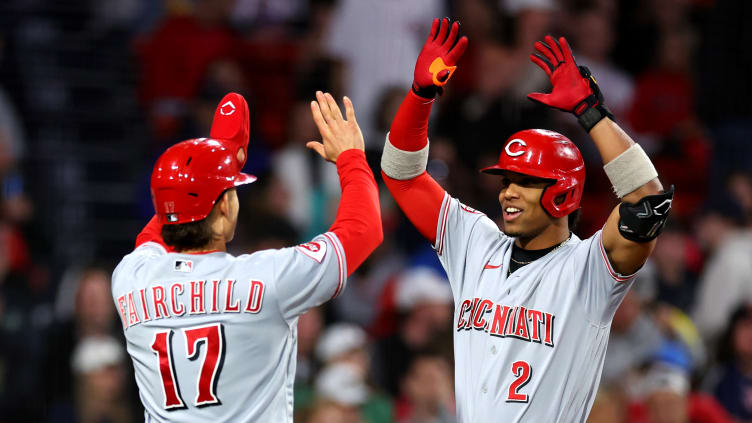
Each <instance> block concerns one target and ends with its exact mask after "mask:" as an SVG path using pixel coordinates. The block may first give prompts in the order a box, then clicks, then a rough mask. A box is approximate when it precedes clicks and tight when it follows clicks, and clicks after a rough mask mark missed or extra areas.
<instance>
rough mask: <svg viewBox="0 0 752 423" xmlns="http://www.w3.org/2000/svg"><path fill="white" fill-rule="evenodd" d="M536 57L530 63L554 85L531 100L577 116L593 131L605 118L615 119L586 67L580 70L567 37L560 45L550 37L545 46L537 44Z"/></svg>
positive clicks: (562, 39)
mask: <svg viewBox="0 0 752 423" xmlns="http://www.w3.org/2000/svg"><path fill="white" fill-rule="evenodd" d="M535 49H536V50H537V53H533V54H531V55H530V60H532V61H533V63H535V64H536V65H538V66H540V68H541V69H543V70H544V71H545V72H546V75H548V78H549V79H550V80H551V85H553V90H552V91H551V93H550V94H543V93H531V94H528V96H527V97H528V98H529V99H530V100H533V101H537V102H539V103H543V104H545V105H546V106H549V107H553V108H556V109H559V110H563V111H565V112H569V113H572V114H574V115H575V116H577V119H578V120H579V122H580V125H582V127H583V128H585V130H586V131H588V132H589V131H590V129H592V127H593V126H595V124H596V123H598V122H599V121H600V120H601V119H603V118H604V117H609V118H611V119H613V118H614V116H613V115H612V114H611V112H610V111H609V110H608V109H607V108H606V106H605V105H604V104H603V94H601V90H600V89H599V88H598V84H597V83H596V82H595V78H593V76H592V75H591V74H590V70H589V69H588V68H587V67H585V66H579V67H578V66H577V63H575V61H574V56H572V50H570V48H569V44H568V43H567V40H566V39H565V38H564V37H560V38H559V40H558V41H557V40H556V39H554V38H553V37H552V36H550V35H547V36H546V38H545V42H541V41H538V42H536V43H535Z"/></svg>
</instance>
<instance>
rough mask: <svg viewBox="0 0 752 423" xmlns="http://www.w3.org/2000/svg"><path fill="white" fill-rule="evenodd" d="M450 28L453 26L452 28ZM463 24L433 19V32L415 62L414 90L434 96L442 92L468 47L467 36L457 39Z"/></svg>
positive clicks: (423, 94) (426, 95)
mask: <svg viewBox="0 0 752 423" xmlns="http://www.w3.org/2000/svg"><path fill="white" fill-rule="evenodd" d="M450 27H451V28H450ZM459 32H460V23H459V22H457V21H455V22H454V23H450V21H449V19H447V18H444V19H434V20H433V25H432V26H431V33H430V34H428V39H427V40H426V44H425V45H424V46H423V49H422V50H421V51H420V55H418V61H417V62H416V63H415V76H414V78H413V92H415V94H417V95H419V96H421V97H423V98H429V99H430V98H434V97H435V96H436V93H439V94H441V93H442V92H443V88H442V87H443V86H444V84H446V83H447V81H449V78H451V77H452V74H453V73H454V70H455V69H457V66H456V64H457V61H458V60H459V59H460V57H462V53H464V52H465V48H467V37H465V36H463V37H460V38H459V39H458V35H459Z"/></svg>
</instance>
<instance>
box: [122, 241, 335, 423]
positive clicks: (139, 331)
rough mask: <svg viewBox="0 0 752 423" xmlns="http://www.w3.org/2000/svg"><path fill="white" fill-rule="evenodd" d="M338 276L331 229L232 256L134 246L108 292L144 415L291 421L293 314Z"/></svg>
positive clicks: (330, 288)
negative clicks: (284, 245) (275, 247)
mask: <svg viewBox="0 0 752 423" xmlns="http://www.w3.org/2000/svg"><path fill="white" fill-rule="evenodd" d="M345 281H346V263H345V255H344V252H343V249H342V246H341V244H340V243H339V240H338V239H337V237H336V235H335V234H333V233H326V234H323V235H321V236H319V237H317V238H316V239H314V240H313V241H311V242H309V243H307V244H302V245H298V246H295V247H291V248H285V249H280V250H265V251H261V252H257V253H254V254H250V255H241V256H238V257H234V256H232V255H230V254H227V253H224V252H213V253H208V254H200V255H197V254H180V253H168V252H166V251H165V250H164V248H162V247H161V246H160V245H159V244H157V243H153V242H147V243H144V244H142V245H140V246H139V247H137V248H136V249H135V250H134V251H133V252H132V253H131V254H129V255H127V256H125V257H124V258H123V260H122V261H121V262H120V264H119V265H118V266H117V268H116V269H115V271H114V273H113V277H112V294H113V300H114V302H115V306H116V308H117V310H118V312H119V314H120V318H121V320H122V323H123V330H124V333H125V338H126V342H127V350H128V353H129V354H130V356H131V358H132V359H133V365H134V368H135V376H136V383H137V385H138V387H139V395H140V397H141V401H142V403H143V405H144V409H145V420H146V421H155V422H167V421H170V422H196V421H232V422H259V421H270V422H271V421H274V422H292V413H293V391H292V389H293V380H294V375H295V361H296V353H297V320H298V316H300V315H301V314H303V313H304V312H305V311H306V310H308V309H309V308H311V307H314V306H317V305H319V304H321V303H323V302H324V301H327V300H329V299H331V298H333V297H335V296H337V295H338V294H339V293H340V292H341V291H342V289H343V288H344V285H345Z"/></svg>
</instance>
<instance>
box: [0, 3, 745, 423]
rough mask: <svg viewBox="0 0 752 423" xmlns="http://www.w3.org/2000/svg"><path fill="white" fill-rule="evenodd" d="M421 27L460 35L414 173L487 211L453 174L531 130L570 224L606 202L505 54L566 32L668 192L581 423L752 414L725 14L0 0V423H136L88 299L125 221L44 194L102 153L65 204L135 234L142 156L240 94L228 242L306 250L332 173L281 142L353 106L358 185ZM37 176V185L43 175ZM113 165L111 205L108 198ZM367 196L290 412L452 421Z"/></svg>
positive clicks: (433, 264) (490, 203)
mask: <svg viewBox="0 0 752 423" xmlns="http://www.w3.org/2000/svg"><path fill="white" fill-rule="evenodd" d="M441 16H451V17H453V18H456V19H459V20H460V21H461V22H462V32H463V33H464V34H465V35H467V36H468V37H469V39H470V45H469V48H468V51H467V53H466V54H465V56H464V57H463V59H462V61H461V62H460V63H459V67H458V71H457V72H456V74H455V75H454V78H453V79H452V81H451V83H450V84H449V85H448V86H447V87H446V91H445V93H444V94H443V96H442V97H441V98H440V99H439V101H438V104H437V106H436V107H434V116H433V117H432V120H431V124H430V133H429V136H430V138H431V152H430V154H431V156H430V159H429V165H428V169H429V172H430V173H431V175H432V176H433V177H434V178H435V179H436V180H437V181H439V182H440V183H441V184H442V185H443V186H444V188H446V189H447V190H448V191H449V192H450V193H451V194H452V195H454V196H456V197H458V198H460V199H461V200H462V201H463V202H464V203H466V204H468V205H471V206H472V207H474V208H476V209H478V210H481V211H483V212H484V213H486V214H487V215H488V216H489V217H491V218H492V219H498V218H500V212H501V210H500V206H499V204H498V202H497V195H498V190H499V188H500V185H499V180H498V179H496V178H493V177H490V176H486V175H484V174H480V173H479V172H478V171H477V169H479V168H481V167H483V166H486V165H489V164H490V163H492V162H494V161H495V158H496V156H497V154H498V152H499V148H500V145H501V144H502V142H503V141H504V140H505V139H506V138H507V137H508V136H509V135H510V134H512V133H513V132H515V131H517V130H521V129H527V128H546V129H552V130H557V131H559V132H562V133H564V134H566V135H567V136H569V137H570V138H571V139H572V140H573V141H574V142H575V143H576V144H577V145H578V146H579V147H580V149H581V151H582V152H583V156H584V157H585V160H586V165H587V172H588V176H587V183H586V185H585V196H584V198H583V202H582V218H581V220H580V222H579V225H578V226H577V228H576V230H575V232H576V233H577V234H578V235H579V236H580V237H588V236H590V235H592V234H593V233H594V232H595V231H596V230H598V229H599V228H600V226H601V225H602V224H603V222H605V219H606V217H607V216H608V214H609V213H610V211H611V209H612V207H613V206H614V205H616V204H617V199H616V197H615V196H614V195H613V193H612V191H611V187H610V183H609V182H608V179H607V178H606V177H605V175H604V173H603V171H602V170H601V166H602V163H601V161H600V156H599V155H598V152H597V150H596V149H595V148H594V146H593V145H592V143H591V142H590V140H589V139H588V138H587V135H586V134H584V133H583V131H582V130H581V129H580V128H579V126H577V123H576V121H575V120H574V119H573V118H572V117H571V116H569V115H567V114H564V113H559V112H555V111H550V110H548V109H545V108H543V107H541V106H539V105H536V104H534V103H532V102H531V101H529V100H527V99H526V95H527V94H528V93H529V92H532V91H545V90H547V89H548V81H547V79H546V76H545V74H544V73H543V72H540V71H539V70H538V69H537V68H536V67H535V66H534V65H533V64H532V63H531V62H530V61H529V59H528V56H529V54H530V53H531V51H532V45H533V42H534V41H535V40H538V39H541V38H542V37H543V36H544V35H545V34H548V33H551V34H556V35H559V34H560V35H564V36H566V37H567V38H568V40H569V41H570V44H571V45H572V47H573V51H574V54H575V58H576V60H577V62H578V64H580V65H586V66H588V67H589V68H590V69H591V71H592V73H593V74H594V75H595V77H596V78H597V80H598V83H599V85H600V87H601V90H602V91H603V92H604V94H605V97H606V103H607V105H608V106H609V107H610V108H611V110H612V111H613V113H614V114H615V116H616V119H617V121H618V122H619V124H620V125H621V126H622V127H624V128H625V130H627V132H628V133H630V134H631V135H632V136H633V138H634V139H635V140H636V141H638V142H639V143H640V144H641V145H642V146H643V148H644V149H645V151H646V152H648V154H649V155H650V157H651V158H652V160H653V162H654V163H655V165H656V167H657V169H658V171H659V174H660V178H661V180H662V181H663V183H664V185H669V184H673V185H675V186H676V199H675V202H674V209H673V212H672V220H671V221H670V223H669V224H668V226H667V227H666V229H665V232H664V233H663V234H662V235H661V237H660V238H659V239H658V244H657V247H656V249H655V251H654V253H653V255H652V257H651V258H650V260H649V262H648V263H647V264H646V265H645V266H644V268H643V269H642V270H641V271H640V272H639V274H638V277H637V281H636V283H635V285H634V288H633V289H632V290H631V292H630V293H629V294H628V295H627V297H626V298H625V299H624V302H623V304H622V305H621V307H620V308H619V310H618V311H617V313H616V316H615V317H614V320H613V324H612V327H611V337H610V340H609V346H608V353H607V356H606V363H605V366H604V370H603V376H602V382H601V385H600V389H599V391H598V394H597V397H596V400H595V404H594V406H593V411H592V413H591V416H590V419H589V421H590V422H593V423H625V422H639V423H643V422H644V423H664V422H665V423H688V422H692V423H700V422H703V423H704V422H733V421H737V422H752V106H751V104H752V103H751V102H750V100H749V99H750V98H752V97H751V96H752V82H751V81H752V79H750V78H749V69H752V62H751V60H752V59H750V57H752V56H750V54H749V51H748V50H749V46H750V45H752V26H749V25H747V23H748V22H750V21H752V3H750V2H748V1H746V0H621V1H619V0H378V1H373V0H162V1H157V0H98V1H89V0H64V1H53V0H5V1H4V2H3V4H2V5H0V24H1V25H0V182H1V184H2V194H1V196H0V422H30V421H34V422H82V423H89V422H91V423H101V422H112V423H118V422H131V421H138V420H139V419H142V418H143V417H142V416H143V414H142V412H141V406H140V402H139V399H138V392H137V389H136V387H135V381H134V378H133V370H132V366H131V364H130V359H129V358H128V355H127V353H126V351H125V349H124V341H123V337H122V331H121V328H120V325H119V323H118V319H117V317H116V313H115V308H114V307H113V304H112V299H111V296H110V292H109V289H110V288H109V283H110V274H111V272H112V269H113V267H114V264H116V263H117V261H118V260H119V259H120V257H122V255H124V254H127V253H128V252H129V248H132V244H130V245H128V244H124V243H117V242H115V241H112V238H109V237H108V234H110V233H111V232H114V231H116V230H118V229H124V230H125V231H126V232H127V233H128V234H129V235H128V236H129V237H130V240H129V241H128V242H129V243H132V241H133V240H135V236H136V234H137V233H138V230H139V228H138V226H137V225H136V226H133V227H130V226H128V225H125V224H124V225H122V226H123V228H116V227H115V226H121V225H113V224H109V226H107V225H104V226H103V225H99V224H98V223H99V222H98V221H96V219H93V218H91V219H89V218H87V216H90V215H91V213H94V212H91V208H92V207H94V208H96V207H98V206H96V205H91V204H90V203H87V202H86V201H87V199H85V198H84V199H81V198H78V197H81V196H78V197H76V196H72V197H70V198H68V197H66V198H65V199H64V201H62V200H61V201H58V200H57V199H56V198H57V197H50V196H51V195H52V194H54V193H55V192H57V191H60V190H63V189H64V187H68V186H69V185H70V184H71V183H70V181H71V180H73V181H75V180H76V179H75V177H76V175H77V173H76V171H75V169H77V168H76V167H75V163H77V162H76V158H77V155H79V153H80V152H81V151H89V152H91V151H95V153H90V154H99V153H96V151H98V150H96V147H97V146H96V145H95V144H96V143H97V141H96V140H97V139H104V138H106V139H108V140H111V141H112V140H116V141H117V147H116V148H115V150H114V151H104V150H103V151H104V152H103V153H101V154H102V156H101V160H105V159H104V157H105V156H106V157H107V159H106V160H109V161H107V162H106V164H103V165H100V166H99V167H98V168H97V170H96V171H95V172H93V173H92V174H93V175H94V177H93V178H94V179H95V182H96V181H97V180H99V181H100V182H101V184H100V185H102V188H100V189H98V190H90V191H86V193H87V195H91V196H102V197H108V196H109V197H113V198H112V201H111V204H115V206H112V205H111V206H108V207H109V208H107V209H106V211H105V212H104V213H109V214H113V213H117V212H118V210H127V211H128V214H129V215H130V218H131V219H133V218H137V219H138V222H139V224H140V225H143V224H145V223H146V222H147V221H148V219H149V218H150V217H151V214H152V213H153V211H152V209H151V201H150V198H149V191H148V182H147V181H148V177H149V174H150V172H151V166H152V164H153V162H154V160H155V159H156V157H157V155H159V154H160V153H161V152H162V151H163V150H164V149H165V148H166V147H167V146H169V145H170V144H172V143H174V142H177V141H180V140H183V139H187V138H193V137H199V136H206V135H208V132H209V130H208V128H209V125H210V124H211V119H212V116H213V112H214V107H215V106H216V104H217V102H218V101H219V100H220V99H221V97H222V96H223V95H224V94H225V93H227V92H230V91H235V92H239V93H241V94H243V95H244V96H245V97H246V99H247V100H248V103H249V105H250V108H251V115H252V117H251V119H252V121H251V144H250V145H251V147H250V151H249V160H248V164H247V165H246V170H247V171H249V172H251V173H254V174H256V175H259V176H260V178H259V179H260V181H259V182H258V183H257V184H254V185H252V186H251V187H250V188H248V189H244V190H241V191H240V192H239V195H240V197H241V208H240V218H239V225H238V233H237V235H236V239H235V241H233V243H231V244H230V245H229V248H230V252H232V253H234V254H243V253H251V252H253V251H257V250H260V249H266V248H278V247H282V246H288V245H292V244H296V243H300V242H305V241H307V240H309V239H311V238H312V237H313V236H314V235H315V234H318V233H321V232H324V231H326V230H327V228H328V226H329V225H330V224H331V222H332V221H333V219H334V214H335V212H336V206H337V201H338V196H339V183H338V179H337V174H336V169H335V167H334V166H332V165H331V164H328V163H325V162H324V161H323V160H321V159H320V158H319V157H317V156H315V155H314V153H312V152H310V151H308V150H306V149H305V148H304V144H305V142H306V141H310V140H314V139H317V138H318V134H317V132H316V129H315V126H314V124H313V121H312V119H311V117H310V110H309V106H308V103H309V102H310V100H312V98H313V95H314V92H315V90H323V91H329V92H332V93H333V94H334V95H335V98H341V96H343V95H348V96H349V97H350V98H351V99H352V100H353V102H354V104H355V110H356V114H357V116H358V120H359V122H360V124H361V127H362V130H363V132H364V135H365V138H366V147H367V150H368V151H367V155H368V159H369V163H370V164H371V165H372V168H373V169H374V173H375V174H376V177H377V180H378V179H379V165H378V163H379V160H380V152H381V148H382V146H383V142H384V137H385V134H386V132H387V131H388V129H389V125H390V122H391V119H392V118H393V116H394V114H395V112H396V109H397V107H398V106H399V104H400V101H401V100H402V98H403V97H404V95H405V94H406V92H407V90H408V89H409V87H410V83H411V81H412V75H413V66H414V63H415V58H416V57H417V54H418V52H419V49H420V47H421V45H422V43H423V41H424V39H425V37H426V34H427V33H428V29H429V27H430V23H431V19H432V18H434V17H441ZM66 43H74V44H75V45H76V46H77V47H76V48H73V47H70V46H69V45H67V44H66ZM29 46H31V47H34V49H32V50H27V48H30V47H29ZM74 50H75V52H76V54H69V53H67V52H69V51H74ZM32 52H35V53H32ZM40 52H41V53H40ZM103 57H106V58H108V59H107V60H104V59H102V58H103ZM50 67H51V68H53V69H56V71H55V73H54V75H52V74H50V73H49V72H48V73H45V72H43V71H42V70H44V69H47V68H50ZM118 72H120V73H118ZM113 75H115V76H113ZM71 81H77V82H75V83H74V82H71ZM82 81H83V82H86V83H88V84H90V85H86V84H83V82H82ZM97 84H99V85H97ZM81 87H90V88H89V89H88V90H87V89H83V88H81ZM91 87H94V88H91ZM61 113H66V114H64V115H63V114H61ZM61 116H65V118H64V119H61V118H60V117H61ZM121 116H128V119H132V121H126V122H124V121H119V120H121ZM122 119H125V118H122ZM131 122H138V123H131ZM61 134H62V135H61ZM103 134H106V137H105V135H103ZM118 134H127V137H126V136H125V135H123V136H122V137H121V138H122V139H121V138H117V136H118ZM97 137H99V138H97ZM61 139H64V140H65V143H64V144H65V146H66V147H65V149H64V150H63V149H61V148H62V147H60V143H61V141H60V140H61ZM92 149H94V150H92ZM60 151H66V152H68V154H69V155H68V156H62V155H59V154H62V153H59V152H60ZM105 153H106V154H105ZM82 157H83V156H82ZM93 161H94V162H95V164H96V163H98V162H97V157H96V156H95V157H94V160H93ZM55 162H57V163H58V164H60V171H55V172H45V171H44V169H42V168H43V166H42V165H43V164H45V163H55ZM113 166H117V167H113ZM56 169H57V168H56ZM87 169H88V168H87ZM113 173H115V174H114V175H113ZM125 175H134V177H133V178H132V179H133V186H134V189H132V190H130V191H128V190H123V188H122V187H121V185H122V183H121V184H120V185H117V188H116V187H115V185H113V187H112V190H113V191H112V192H110V189H109V188H108V186H109V185H110V184H111V183H112V181H116V182H122V181H118V178H119V177H120V178H125ZM71 178H73V179H71ZM66 184H67V185H66ZM61 187H63V188H61ZM65 189H67V188H65ZM74 191H75V190H74ZM60 192H68V191H60ZM91 193H93V194H91ZM66 195H67V194H66ZM51 198H54V200H51ZM88 200H89V201H90V200H91V199H88ZM381 200H382V203H381V204H382V216H383V221H384V233H385V240H384V243H383V244H382V245H381V246H380V247H379V249H378V250H377V251H376V252H375V253H374V255H373V256H372V257H370V258H369V260H368V261H367V262H366V263H365V264H364V265H363V266H362V268H361V269H359V270H358V271H357V272H356V273H355V274H354V275H353V276H352V277H351V278H350V279H349V281H348V286H347V289H346V291H345V292H344V294H343V295H342V296H341V297H339V298H338V299H337V300H335V301H333V302H331V303H328V304H326V305H324V306H322V307H319V308H315V309H312V310H310V311H309V312H307V313H306V314H305V315H303V316H302V317H301V318H300V320H299V323H298V336H299V340H298V364H297V373H296V381H295V415H296V421H297V422H303V423H323V422H326V423H387V422H399V423H450V422H455V421H456V418H455V403H454V387H453V376H454V373H455V372H459V373H461V372H462V369H455V368H454V366H453V364H454V362H453V358H452V327H453V325H452V316H453V304H452V295H451V291H450V288H449V284H448V282H447V280H446V277H445V274H444V272H443V270H442V269H441V267H440V265H439V264H438V261H437V259H436V258H435V254H434V252H433V251H432V250H431V248H430V246H429V245H428V242H426V241H425V240H423V239H422V238H421V237H420V235H419V234H418V233H417V232H416V231H415V230H414V229H413V228H412V226H411V224H410V223H409V222H408V221H407V220H406V218H405V217H404V215H403V214H402V213H401V211H400V210H399V209H398V208H397V207H396V205H395V204H394V202H393V200H392V199H391V197H390V196H389V194H388V193H387V191H386V189H384V188H383V186H382V187H381ZM78 206H80V207H83V208H82V209H78V208H76V207H78ZM77 210H83V211H82V212H79V211H77ZM87 210H88V212H87ZM95 211H96V212H98V213H101V211H99V209H96V210H95ZM87 213H89V214H87ZM95 214H96V213H95ZM67 222H78V226H75V225H74V226H70V227H72V228H73V229H71V230H67V229H65V228H69V226H66V225H68V223H67ZM61 233H62V234H64V235H63V240H62V242H61V241H59V240H58V238H57V236H59V235H60V234H61ZM81 244H83V245H84V247H83V248H79V247H78V246H79V245H81ZM86 245H89V246H90V248H86ZM95 245H96V246H97V247H96V248H95V247H94V246H95ZM71 256H72V257H71Z"/></svg>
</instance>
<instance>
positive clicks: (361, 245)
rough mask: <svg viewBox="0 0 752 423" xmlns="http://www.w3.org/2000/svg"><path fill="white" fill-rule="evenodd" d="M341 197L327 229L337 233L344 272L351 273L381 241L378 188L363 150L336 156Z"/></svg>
mask: <svg viewBox="0 0 752 423" xmlns="http://www.w3.org/2000/svg"><path fill="white" fill-rule="evenodd" d="M337 173H339V181H340V186H341V187H342V198H341V199H340V201H339V209H338V210H337V218H336V219H335V220H334V223H333V224H332V227H331V228H330V229H329V230H330V231H332V232H334V233H335V234H337V238H339V241H340V242H341V243H342V248H344V250H345V257H347V275H348V276H349V275H351V274H352V273H353V272H354V271H355V269H357V268H358V266H360V265H361V263H363V262H364V261H365V259H366V258H367V257H368V255H369V254H371V253H372V252H373V250H375V249H376V247H378V246H379V244H381V241H382V240H383V239H384V233H383V231H382V229H381V209H380V206H379V191H378V189H377V188H376V180H375V179H374V178H373V172H371V169H370V168H369V167H368V163H366V155H365V153H364V152H363V151H361V150H357V149H351V150H347V151H345V152H343V153H342V154H340V155H339V157H338V158H337Z"/></svg>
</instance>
